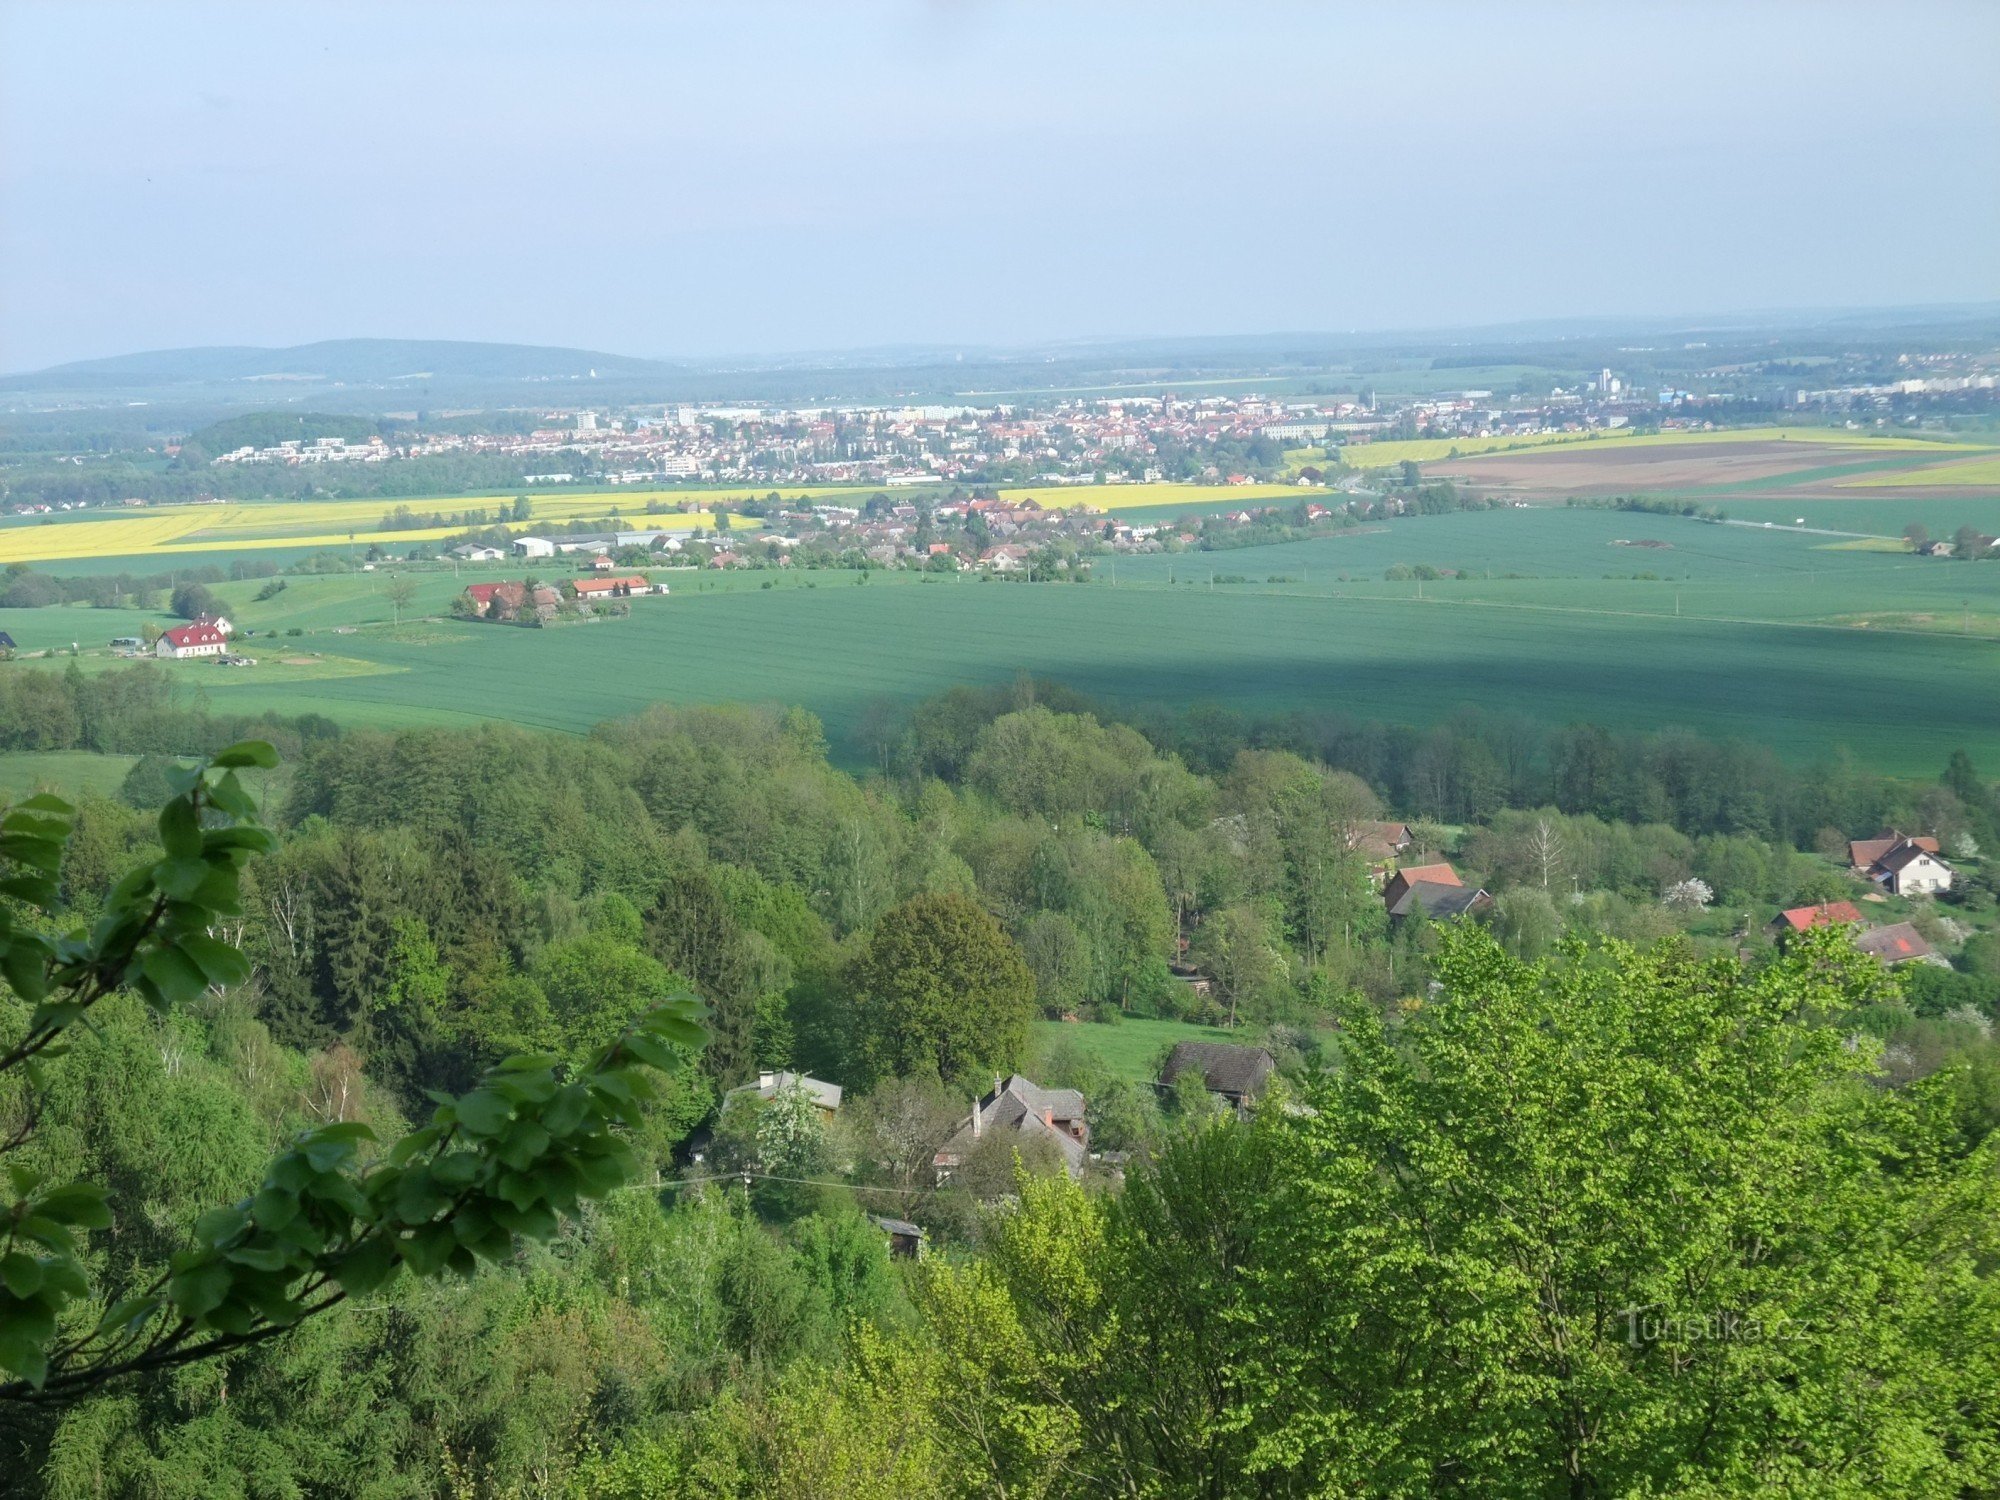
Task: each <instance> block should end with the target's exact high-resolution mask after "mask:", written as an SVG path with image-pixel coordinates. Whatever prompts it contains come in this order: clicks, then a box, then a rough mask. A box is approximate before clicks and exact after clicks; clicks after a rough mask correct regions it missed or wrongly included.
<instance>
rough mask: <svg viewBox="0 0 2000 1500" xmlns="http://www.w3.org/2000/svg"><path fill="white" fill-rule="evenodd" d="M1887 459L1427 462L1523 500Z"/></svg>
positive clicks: (1436, 472)
mask: <svg viewBox="0 0 2000 1500" xmlns="http://www.w3.org/2000/svg"><path fill="white" fill-rule="evenodd" d="M1882 456H1883V455H1882V454H1881V453H1879V452H1877V451H1874V450H1872V449H1868V448H1857V447H1854V446H1853V445H1851V444H1834V443H1802V442H1798V441H1796V440H1789V439H1788V440H1783V441H1772V440H1769V439H1766V440H1762V441H1751V442H1744V443H1704V444H1702V445H1701V446H1700V447H1698V448H1695V447H1688V448H1683V447H1674V446H1661V447H1652V446H1643V445H1639V444H1634V445H1633V446H1631V447H1629V448H1625V447H1621V446H1619V445H1616V444H1601V445H1600V444H1577V445H1575V446H1566V447H1549V448H1536V449H1532V450H1530V451H1527V452H1522V453H1482V454H1477V455H1475V456H1473V457H1471V458H1459V459H1453V460H1451V461H1449V462H1447V463H1440V464H1426V465H1424V473H1425V475H1426V477H1431V478H1442V479H1450V480H1453V481H1454V482H1456V483H1458V484H1462V485H1466V486H1469V487H1470V488H1472V489H1475V490H1480V491H1492V492H1495V493H1502V492H1505V493H1513V494H1518V495H1520V496H1522V497H1523V498H1528V497H1532V496H1535V495H1548V496H1557V497H1560V496H1565V495H1617V494H1631V493H1633V492H1635V491H1636V492H1647V491H1659V490H1692V489H1702V488H1705V487H1707V486H1709V485H1725V484H1743V483H1746V482H1748V481H1750V480H1761V479H1775V478H1780V477H1782V476H1784V475H1786V474H1797V473H1803V472H1804V471H1806V470H1824V469H1830V468H1835V467H1855V468H1857V469H1858V468H1860V467H1862V466H1865V465H1868V464H1870V463H1879V462H1880V461H1881V459H1882ZM1829 482H1830V481H1829V480H1828V479H1827V478H1826V477H1824V476H1822V477H1821V478H1819V479H1817V480H1815V481H1813V482H1812V485H1811V487H1812V488H1814V489H1820V488H1823V487H1825V486H1826V485H1827V484H1828V483H1829ZM1831 482H1837V481H1831ZM1781 492H1782V491H1770V492H1768V493H1772V494H1774V495H1775V494H1777V493H1781ZM1906 493H1907V492H1906Z"/></svg>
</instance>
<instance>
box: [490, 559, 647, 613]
mask: <svg viewBox="0 0 2000 1500" xmlns="http://www.w3.org/2000/svg"><path fill="white" fill-rule="evenodd" d="M595 561H596V562H601V563H603V564H604V566H605V567H606V568H607V569H608V568H609V567H610V566H611V559H609V558H608V557H600V558H597V559H595ZM667 591H668V585H666V584H664V583H655V582H653V580H652V579H650V578H648V577H646V576H645V575H644V574H642V573H610V572H596V573H593V574H592V575H590V576H588V577H582V578H574V579H565V580H564V581H563V582H562V584H561V585H560V586H558V585H556V584H549V583H537V584H535V585H534V586H533V587H532V588H531V587H530V586H529V584H528V582H527V580H525V579H522V580H515V579H507V580H503V581H502V582H499V583H474V584H468V585H467V586H466V589H465V600H466V605H467V608H468V610H469V612H470V613H471V615H472V617H473V618H474V619H478V620H493V621H498V622H503V623H508V624H518V623H521V622H522V621H523V620H524V619H525V618H527V617H530V616H532V617H533V618H534V619H536V620H538V621H541V622H542V623H544V624H546V623H547V622H548V621H550V620H552V619H554V618H555V617H556V616H557V615H558V614H560V613H561V612H562V609H563V606H564V604H566V603H570V602H574V603H576V604H594V603H603V602H605V601H609V600H616V599H632V598H636V597H639V596H641V595H646V594H664V593H666V592H667Z"/></svg>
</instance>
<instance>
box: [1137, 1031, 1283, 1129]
mask: <svg viewBox="0 0 2000 1500" xmlns="http://www.w3.org/2000/svg"><path fill="white" fill-rule="evenodd" d="M1277 1066H1278V1064H1277V1060H1276V1059H1274V1058H1273V1057H1272V1056H1271V1054H1270V1053H1268V1052H1266V1051H1265V1050H1264V1049H1263V1048H1262V1047H1234V1046H1231V1045H1230V1044H1229V1043H1227V1042H1182V1043H1180V1044H1179V1045H1177V1046H1176V1047H1175V1048H1174V1050H1173V1051H1171V1052H1169V1053H1168V1054H1167V1061H1166V1064H1165V1066H1163V1067H1162V1068H1161V1069H1160V1087H1161V1088H1162V1089H1163V1090H1164V1089H1171V1088H1172V1087H1173V1086H1174V1084H1175V1083H1176V1082H1177V1081H1178V1080H1179V1079H1180V1077H1181V1075H1182V1074H1184V1073H1194V1074H1197V1075H1198V1076H1199V1077H1200V1078H1201V1082H1202V1087H1204V1088H1206V1089H1207V1090H1208V1091H1209V1092H1210V1093H1211V1094H1215V1095H1217V1096H1218V1097H1220V1098H1222V1099H1224V1100H1226V1101H1227V1102H1228V1103H1230V1104H1232V1105H1234V1106H1235V1108H1236V1112H1237V1113H1238V1114H1239V1115H1240V1114H1245V1113H1247V1112H1248V1111H1249V1109H1250V1106H1251V1105H1253V1104H1255V1103H1256V1102H1257V1101H1258V1100H1259V1099H1261V1098H1263V1097H1264V1091H1265V1090H1266V1089H1268V1088H1269V1087H1270V1086H1271V1074H1272V1073H1273V1072H1275V1071H1276V1070H1277Z"/></svg>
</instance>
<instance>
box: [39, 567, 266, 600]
mask: <svg viewBox="0 0 2000 1500" xmlns="http://www.w3.org/2000/svg"><path fill="white" fill-rule="evenodd" d="M277 573H278V565H277V564H276V563H275V562H271V561H269V560H268V559H248V558H238V559H237V560H236V561H235V562H233V563H231V564H230V565H229V567H228V569H227V570H226V571H225V570H224V569H222V568H218V567H216V566H215V565H214V564H212V563H205V564H203V565H201V566H199V567H193V568H176V569H174V570H173V571H172V572H169V573H97V574H89V575H84V576H81V577H67V576H64V575H61V574H56V573H37V572H35V571H34V570H33V569H31V568H30V567H29V566H28V565H27V564H26V563H13V564H10V565H9V566H8V568H7V569H6V571H5V572H0V609H48V608H51V607H53V606H55V605H61V604H90V605H94V606H96V607H97V608H99V609H157V608H158V607H159V603H160V596H161V595H162V594H170V593H172V592H173V591H174V590H175V589H179V588H185V587H186V586H188V585H189V584H202V585H204V586H205V585H207V584H211V583H221V582H222V581H223V580H225V579H237V580H241V579H245V578H271V577H275V576H276V575H277Z"/></svg>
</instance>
